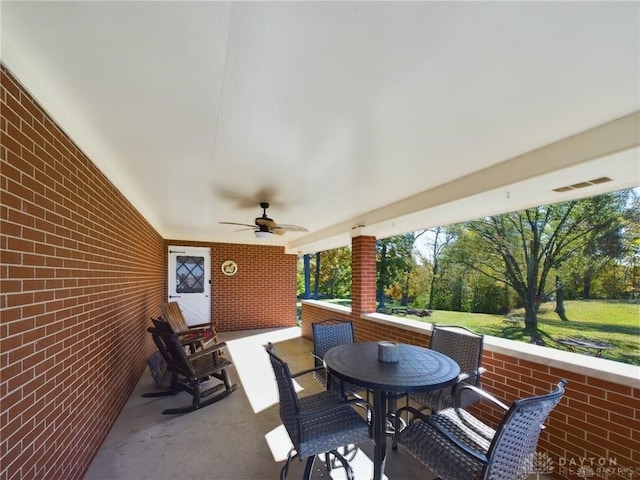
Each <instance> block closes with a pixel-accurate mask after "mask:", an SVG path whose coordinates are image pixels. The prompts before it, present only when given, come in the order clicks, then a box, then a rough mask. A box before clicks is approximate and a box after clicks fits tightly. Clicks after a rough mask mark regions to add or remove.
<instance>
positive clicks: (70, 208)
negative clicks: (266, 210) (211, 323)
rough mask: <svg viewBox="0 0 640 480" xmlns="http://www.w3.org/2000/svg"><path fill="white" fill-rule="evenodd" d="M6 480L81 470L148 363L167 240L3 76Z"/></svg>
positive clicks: (1, 296)
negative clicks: (151, 329)
mask: <svg viewBox="0 0 640 480" xmlns="http://www.w3.org/2000/svg"><path fill="white" fill-rule="evenodd" d="M0 86H1V88H0V135H1V136H0V168H1V172H0V173H1V175H0V182H1V183H0V191H1V192H0V194H1V199H2V201H1V206H0V233H1V237H0V238H1V240H0V256H1V258H0V286H1V288H0V309H1V310H0V316H1V318H0V369H1V376H0V412H1V413H0V428H1V429H2V435H1V437H0V478H1V479H3V480H10V479H39V480H40V479H47V480H50V479H58V478H59V479H65V480H67V479H80V478H82V476H83V474H84V472H85V470H86V469H87V468H88V466H89V464H90V462H91V460H92V459H93V457H94V455H95V454H96V452H97V450H98V448H99V447H100V445H101V443H102V441H103V440H104V438H105V436H106V434H107V432H108V431H109V428H110V427H111V425H112V423H113V422H114V421H115V419H116V418H117V416H118V414H119V413H120V410H121V408H122V406H123V405H124V403H125V401H126V400H127V398H128V396H129V395H130V393H131V391H132V390H133V387H134V386H135V384H136V382H137V381H138V379H139V378H140V375H141V374H142V372H143V369H144V368H145V365H146V364H145V360H146V358H147V356H148V355H149V354H150V353H151V352H152V350H153V348H152V342H151V338H150V335H149V334H148V333H147V332H146V328H147V326H148V324H149V318H150V317H151V316H152V315H158V314H159V310H158V306H159V304H160V302H161V301H162V300H163V299H164V289H165V286H166V285H165V284H166V274H165V269H166V267H165V265H166V264H165V262H164V255H163V253H164V246H165V244H164V241H163V239H162V238H161V237H160V235H159V234H158V233H157V232H156V231H155V230H154V229H153V228H152V227H151V226H150V225H149V224H148V223H147V222H146V221H145V219H144V218H143V217H142V216H141V215H140V214H139V213H138V212H137V211H136V210H135V209H134V208H133V207H132V206H131V205H130V204H129V203H128V202H127V200H126V199H125V198H124V197H123V196H122V195H121V194H120V193H119V192H118V191H117V190H116V188H114V186H113V185H112V184H111V183H109V181H108V180H107V179H106V178H105V177H104V175H102V173H101V172H100V171H99V170H98V169H97V168H96V167H95V166H94V165H93V164H92V163H91V161H90V160H89V159H88V158H87V157H86V156H85V155H84V154H83V153H82V152H81V151H80V150H79V149H78V148H77V147H76V146H75V145H74V144H73V142H72V141H71V140H70V139H69V138H67V136H66V135H65V134H64V132H63V131H62V130H61V129H60V128H58V126H57V125H56V124H55V122H54V121H53V120H52V119H51V118H49V117H48V116H47V115H46V113H45V112H44V111H43V110H42V109H41V108H40V107H39V106H38V104H37V103H36V102H35V101H34V100H33V99H32V98H31V97H30V96H29V94H28V93H27V92H26V91H25V90H24V89H23V88H22V87H21V86H20V84H19V83H18V82H17V81H16V79H14V78H13V77H12V76H11V74H10V73H9V72H8V71H6V70H5V68H4V67H2V71H1V79H0Z"/></svg>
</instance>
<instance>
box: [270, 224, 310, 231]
mask: <svg viewBox="0 0 640 480" xmlns="http://www.w3.org/2000/svg"><path fill="white" fill-rule="evenodd" d="M277 228H278V229H282V230H284V231H286V232H308V231H309V230H307V229H306V228H304V227H301V226H300V225H287V224H279V225H278V227H277Z"/></svg>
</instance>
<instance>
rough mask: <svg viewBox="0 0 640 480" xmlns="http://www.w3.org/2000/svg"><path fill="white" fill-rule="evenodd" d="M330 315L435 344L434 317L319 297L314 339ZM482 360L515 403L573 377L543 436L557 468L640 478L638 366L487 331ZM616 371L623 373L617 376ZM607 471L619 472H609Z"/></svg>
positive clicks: (386, 336) (491, 417)
mask: <svg viewBox="0 0 640 480" xmlns="http://www.w3.org/2000/svg"><path fill="white" fill-rule="evenodd" d="M374 317H375V320H373V318H374ZM327 318H340V319H343V320H352V321H353V322H354V328H355V330H356V340H357V341H371V342H374V341H379V340H393V341H397V342H402V343H408V344H412V345H419V346H424V347H426V346H428V345H429V339H430V326H429V324H422V326H420V327H416V326H414V325H413V324H412V325H409V324H410V323H412V322H409V321H407V320H405V319H397V320H395V319H393V317H390V316H386V315H377V314H374V315H366V316H356V315H353V314H351V313H350V312H349V311H348V309H345V308H344V307H343V308H342V309H339V310H338V309H336V308H335V307H334V306H333V305H330V304H324V305H323V304H322V302H316V301H305V302H303V304H302V335H303V336H305V337H307V338H309V339H310V338H311V323H314V322H318V321H322V320H325V319H327ZM379 319H381V320H379ZM413 323H416V322H413ZM503 344H504V345H506V347H505V346H504V345H503ZM494 345H495V346H494ZM523 352H526V353H523ZM482 365H483V366H484V367H485V368H486V369H487V371H486V373H485V374H483V376H482V379H483V380H482V384H483V387H484V388H486V389H487V390H488V391H489V392H491V393H492V394H494V395H496V396H497V397H498V398H500V399H502V400H503V401H505V402H506V403H507V404H508V403H509V402H511V401H513V400H515V399H517V398H524V397H529V396H532V395H541V394H544V393H547V392H548V391H549V390H550V389H551V388H552V387H553V386H554V385H555V384H556V383H557V382H558V381H559V380H560V379H561V378H566V379H567V380H568V381H569V383H568V385H567V387H566V393H565V395H564V397H563V399H562V401H561V403H560V404H559V405H558V406H557V407H556V408H555V409H554V411H553V412H551V415H550V417H549V419H548V421H547V423H546V428H545V429H544V430H543V431H542V433H541V435H540V441H539V443H538V452H540V453H543V454H546V455H548V457H547V458H548V459H549V460H550V461H551V462H552V466H553V467H554V471H553V472H552V473H551V475H550V476H552V477H553V478H558V479H572V480H577V479H579V478H585V475H588V476H589V478H611V479H614V478H616V479H629V478H633V479H635V478H640V387H639V386H638V385H639V384H640V381H639V380H638V376H637V368H634V367H632V366H630V365H624V364H618V365H616V362H612V361H610V360H605V359H601V358H594V357H586V356H583V355H579V354H576V353H571V352H564V351H559V350H555V349H550V348H545V347H540V346H538V345H528V344H524V343H519V342H515V341H511V340H504V339H495V338H493V337H489V338H486V339H485V348H484V353H483V358H482ZM572 365H576V366H575V367H572ZM586 365H594V368H593V369H592V370H593V372H594V373H593V374H589V373H585V372H588V371H589V370H590V369H591V368H582V367H584V366H586ZM596 367H599V368H598V369H597V370H596V369H595V368H596ZM627 367H630V368H627ZM616 369H617V370H621V371H622V370H624V371H625V372H629V371H631V373H630V374H625V375H618V376H616V375H614V374H612V373H611V372H612V371H615V370H616ZM596 372H597V373H598V375H596V374H595V373H596ZM633 372H635V374H634V373H633ZM616 377H620V380H618V381H616V380H614V378H616ZM625 377H626V380H625ZM474 412H475V413H476V414H477V415H478V416H480V417H481V418H482V419H483V420H484V421H486V422H487V423H489V424H491V425H493V426H494V427H495V426H497V422H498V421H499V420H500V418H499V416H496V414H495V411H493V410H491V409H489V408H486V409H480V408H476V407H474ZM581 466H582V469H581V468H580V467H581ZM607 468H609V470H607ZM607 471H608V472H613V473H611V474H610V475H609V477H607V476H606V474H607ZM580 475H582V477H581V476H580Z"/></svg>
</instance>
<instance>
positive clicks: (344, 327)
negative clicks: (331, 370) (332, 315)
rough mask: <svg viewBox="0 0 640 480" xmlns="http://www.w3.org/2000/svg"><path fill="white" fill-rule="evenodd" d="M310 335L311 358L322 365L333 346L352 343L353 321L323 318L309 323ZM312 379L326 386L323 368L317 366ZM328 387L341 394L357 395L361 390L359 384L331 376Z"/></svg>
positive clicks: (319, 365) (325, 373) (316, 364)
mask: <svg viewBox="0 0 640 480" xmlns="http://www.w3.org/2000/svg"><path fill="white" fill-rule="evenodd" d="M311 335H312V340H313V352H312V355H313V359H314V364H315V366H316V367H323V366H324V365H323V363H322V362H323V359H324V355H325V353H327V352H328V351H329V350H330V349H332V348H333V347H337V346H338V345H344V344H348V343H353V342H354V341H355V337H354V334H353V322H351V321H350V320H348V321H347V320H333V319H329V320H323V321H321V322H316V323H312V324H311ZM313 377H314V379H315V380H316V381H317V382H318V383H320V384H321V385H323V386H324V387H325V388H326V387H327V381H328V378H327V372H326V370H325V369H324V368H318V369H316V370H315V371H314V372H313ZM329 386H330V388H333V389H334V390H336V391H338V392H339V393H341V394H342V395H343V396H345V397H346V396H349V395H357V394H358V393H359V392H361V391H362V390H363V388H362V387H361V386H359V385H354V384H351V383H348V382H344V381H342V380H340V379H337V378H333V379H331V382H330V385H329ZM367 398H368V397H367Z"/></svg>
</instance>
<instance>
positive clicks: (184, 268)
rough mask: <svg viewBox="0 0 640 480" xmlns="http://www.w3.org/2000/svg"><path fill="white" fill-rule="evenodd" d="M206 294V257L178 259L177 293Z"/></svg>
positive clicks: (182, 257) (180, 257)
mask: <svg viewBox="0 0 640 480" xmlns="http://www.w3.org/2000/svg"><path fill="white" fill-rule="evenodd" d="M202 292H204V257H191V256H189V257H187V256H178V257H176V293H202Z"/></svg>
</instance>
